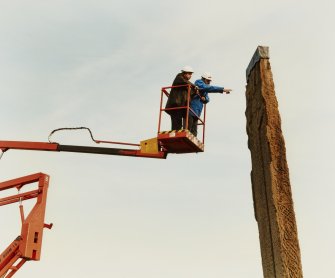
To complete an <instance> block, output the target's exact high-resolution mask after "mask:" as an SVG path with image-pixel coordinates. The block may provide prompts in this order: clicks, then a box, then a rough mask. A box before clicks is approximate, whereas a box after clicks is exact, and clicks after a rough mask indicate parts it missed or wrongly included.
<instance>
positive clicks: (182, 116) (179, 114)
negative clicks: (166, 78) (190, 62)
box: [165, 66, 195, 130]
mask: <svg viewBox="0 0 335 278" xmlns="http://www.w3.org/2000/svg"><path fill="white" fill-rule="evenodd" d="M193 72H194V71H193V69H192V68H191V67H190V66H185V67H183V68H182V70H181V72H180V73H178V74H177V76H176V78H175V79H174V81H173V83H172V86H180V85H191V92H190V95H191V98H192V97H193V96H194V95H195V85H194V84H193V83H192V82H190V79H191V77H192V74H193ZM187 94H188V86H183V87H177V88H172V89H171V92H170V95H169V97H168V100H167V102H166V106H165V108H176V107H183V106H187ZM165 112H166V113H168V114H169V115H170V117H171V130H180V129H182V128H186V109H185V108H184V109H175V110H165Z"/></svg>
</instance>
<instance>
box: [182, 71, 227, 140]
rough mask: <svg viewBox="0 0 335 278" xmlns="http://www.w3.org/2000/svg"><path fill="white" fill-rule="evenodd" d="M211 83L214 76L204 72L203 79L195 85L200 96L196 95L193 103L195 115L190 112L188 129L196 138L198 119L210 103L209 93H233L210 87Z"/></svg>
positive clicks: (222, 88) (217, 87)
mask: <svg viewBox="0 0 335 278" xmlns="http://www.w3.org/2000/svg"><path fill="white" fill-rule="evenodd" d="M211 81H212V75H211V74H210V73H209V72H204V73H203V74H202V75H201V79H198V80H196V81H195V83H194V85H195V86H197V88H198V94H196V95H195V96H194V97H193V99H192V101H191V105H190V107H191V109H192V110H193V111H194V113H193V112H192V111H191V110H190V113H189V121H188V128H189V130H190V131H191V132H192V133H193V134H194V135H195V136H197V134H198V119H199V118H200V115H201V112H202V109H203V106H204V104H205V103H208V102H209V97H208V93H221V94H223V93H226V94H229V93H230V92H231V91H232V90H231V89H225V88H224V87H220V86H212V85H210V83H211Z"/></svg>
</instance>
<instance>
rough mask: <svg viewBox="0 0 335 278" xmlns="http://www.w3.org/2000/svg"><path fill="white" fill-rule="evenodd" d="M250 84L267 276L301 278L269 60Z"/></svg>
mask: <svg viewBox="0 0 335 278" xmlns="http://www.w3.org/2000/svg"><path fill="white" fill-rule="evenodd" d="M256 52H257V51H256ZM247 79H248V82H247V87H246V100H247V108H246V118H247V134H248V138H249V140H248V147H249V149H250V152H251V160H252V171H251V182H252V192H253V199H254V209H255V218H256V220H257V223H258V229H259V239H260V246H261V255H262V264H263V274H264V277H265V278H273V277H276V278H282V277H283V278H284V277H285V278H289V277H290V278H292V277H303V274H302V267H301V257H300V248H299V242H298V235H297V226H296V220H295V214H294V208H293V200H292V192H291V185H290V180H289V169H288V166H287V161H286V149H285V142H284V138H283V135H282V130H281V119H280V115H279V110H278V103H277V99H276V96H275V90H274V83H273V78H272V72H271V67H270V62H269V59H268V57H267V58H262V57H259V59H258V61H257V62H256V63H255V64H254V65H253V67H252V68H251V70H250V72H249V75H248V76H247Z"/></svg>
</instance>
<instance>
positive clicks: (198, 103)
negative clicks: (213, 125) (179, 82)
mask: <svg viewBox="0 0 335 278" xmlns="http://www.w3.org/2000/svg"><path fill="white" fill-rule="evenodd" d="M194 85H195V86H197V87H198V88H199V93H200V95H201V96H203V97H205V101H202V100H201V98H200V97H199V96H198V95H195V96H194V97H193V99H192V100H191V105H190V107H191V109H192V110H193V111H194V112H195V113H196V116H198V117H200V115H201V112H202V108H203V107H204V103H207V102H209V97H208V93H223V89H224V88H223V87H219V86H212V85H208V84H206V83H205V82H204V81H203V80H202V79H198V80H197V81H195V83H194ZM190 115H191V116H195V115H194V113H192V112H191V111H190Z"/></svg>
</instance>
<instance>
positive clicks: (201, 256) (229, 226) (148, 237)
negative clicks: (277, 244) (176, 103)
mask: <svg viewBox="0 0 335 278" xmlns="http://www.w3.org/2000/svg"><path fill="white" fill-rule="evenodd" d="M333 11H334V4H333V3H332V2H330V1H322V0H321V1H303V2H302V1H292V0H291V1H286V0H284V1H261V0H256V1H242V0H236V1H222V0H220V1H219V0H213V1H212V0H208V1H194V0H193V1H175V0H172V1H154V0H146V1H137V2H135V1H129V0H123V1H117V0H109V1H107V0H105V1H104V0H94V1H92V0H86V1H79V0H67V1H66V0H57V1H45V0H44V1H42V0H30V1H17V0H11V1H6V0H0V88H1V104H0V105H1V106H0V123H1V128H0V140H22V141H47V140H48V135H49V133H50V132H51V131H52V130H53V129H56V128H60V127H75V126H87V127H89V128H91V130H92V132H93V133H94V136H95V137H96V138H97V139H101V140H112V141H124V142H132V143H138V142H139V141H140V140H143V139H147V138H151V137H154V136H155V135H156V132H157V124H158V111H159V100H160V88H161V87H163V86H168V85H170V84H171V83H172V81H173V79H174V77H175V75H176V74H177V73H178V72H179V71H180V69H181V68H182V67H183V66H184V65H190V66H192V67H193V68H194V69H195V74H194V76H193V77H192V81H195V80H196V79H197V78H199V77H200V75H201V73H202V72H204V71H210V72H211V73H212V75H213V78H214V81H213V84H214V85H223V86H225V87H229V88H233V90H234V91H233V93H232V94H230V95H213V96H212V97H211V102H210V103H209V105H208V107H207V108H208V110H207V111H208V113H207V125H206V147H205V152H204V153H199V154H188V155H169V156H168V158H167V160H155V159H141V158H132V157H117V156H98V155H89V154H71V153H46V152H29V151H13V150H12V151H8V152H7V153H5V154H4V155H3V157H2V159H1V160H0V169H1V170H0V180H1V181H5V180H7V179H12V178H16V177H20V176H24V175H28V174H32V173H35V172H44V173H47V174H49V175H50V176H51V182H50V190H49V196H48V203H47V212H46V222H47V223H49V222H53V223H54V228H53V229H52V230H45V232H44V239H43V248H42V258H41V261H40V262H28V263H26V264H25V265H24V266H23V267H22V269H21V270H20V271H19V272H18V274H17V275H16V277H36V278H39V277H49V278H53V277H82V278H86V277H96V276H99V277H120V278H157V277H160V278H171V277H174V278H185V277H190V278H204V277H209V278H219V277H220V278H222V277H233V278H245V277H255V278H257V277H262V266H261V254H260V248H259V238H258V228H257V223H256V221H255V219H254V212H253V203H252V192H251V182H250V170H251V160H250V152H249V150H248V147H247V135H246V119H245V114H244V113H245V107H246V104H245V85H246V79H245V70H246V68H247V66H248V64H249V61H250V59H251V57H252V55H253V53H254V51H255V49H256V47H257V46H258V45H266V46H269V47H270V63H271V66H272V72H273V76H274V82H275V89H276V95H277V99H278V102H279V109H280V114H281V119H282V129H283V133H284V137H285V141H286V148H287V159H288V164H289V168H290V178H291V185H292V191H293V199H294V205H295V212H296V219H297V224H298V233H299V240H300V247H301V254H302V265H303V271H304V277H311V278H314V277H318V278H323V277H324V278H329V277H332V276H333V275H334V270H333V264H334V254H333V249H334V247H335V238H334V234H335V223H334V211H335V202H334V196H335V186H334V185H335V179H334V172H335V171H334V170H335V169H334V157H335V150H334V149H335V148H334V141H335V131H334V117H335V112H334V109H333V106H334V103H335V96H334V92H333V91H334V89H333V87H334V86H333V79H334V77H333V66H334V64H335V55H334V51H333V49H334V48H335V37H334V28H333V27H332V26H334V24H335V19H334V14H333ZM166 120H168V119H167V118H166ZM166 122H168V121H166ZM167 129H168V125H167ZM53 140H54V141H57V142H59V143H62V144H78V145H93V144H94V143H92V142H91V141H90V137H89V134H88V133H87V132H85V131H79V132H63V133H57V134H55V135H54V137H53ZM1 196H3V194H2V195H1ZM28 205H29V204H28ZM19 233H20V217H19V210H18V206H17V205H11V206H6V207H1V209H0V251H1V252H2V250H4V249H5V248H6V247H7V246H8V244H9V243H10V242H11V241H12V240H14V238H16V236H17V235H19Z"/></svg>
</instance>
